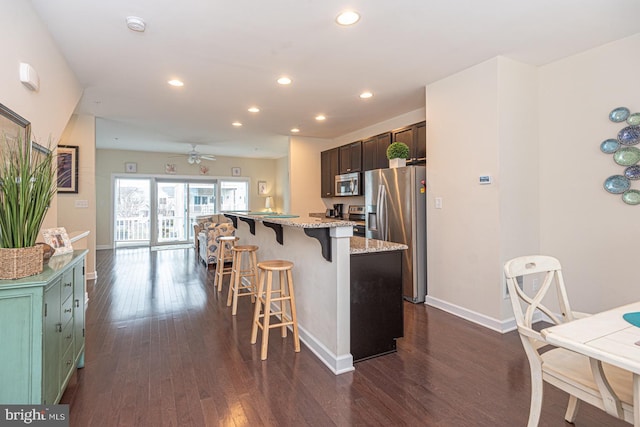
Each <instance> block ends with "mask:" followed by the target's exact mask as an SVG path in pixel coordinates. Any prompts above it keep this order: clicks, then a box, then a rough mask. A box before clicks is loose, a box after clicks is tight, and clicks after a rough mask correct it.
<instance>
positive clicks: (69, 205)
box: [58, 114, 96, 277]
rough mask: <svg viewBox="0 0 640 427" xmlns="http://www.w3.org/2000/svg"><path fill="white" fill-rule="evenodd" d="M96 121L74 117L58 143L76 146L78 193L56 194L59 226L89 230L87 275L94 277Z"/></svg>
mask: <svg viewBox="0 0 640 427" xmlns="http://www.w3.org/2000/svg"><path fill="white" fill-rule="evenodd" d="M95 135H96V119H95V117H94V116H87V115H75V114H74V115H73V116H72V117H71V120H69V123H68V125H67V127H66V128H65V131H64V133H63V135H62V138H61V140H60V143H61V144H64V145H75V146H77V147H78V193H77V194H72V193H62V194H59V195H58V226H60V227H65V228H66V229H67V231H68V232H74V231H87V230H88V231H89V232H90V233H89V236H87V238H86V248H87V249H89V253H88V255H87V261H86V267H87V275H88V276H89V277H95V276H94V274H95V271H96V258H95V251H96V182H95V163H96V161H95V153H96V142H95V141H96V137H95ZM78 200H83V201H84V200H86V201H87V202H88V203H87V204H88V206H87V207H86V208H77V207H76V201H78Z"/></svg>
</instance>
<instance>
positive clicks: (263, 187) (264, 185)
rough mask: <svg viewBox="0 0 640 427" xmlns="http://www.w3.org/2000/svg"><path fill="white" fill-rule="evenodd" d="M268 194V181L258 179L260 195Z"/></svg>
mask: <svg viewBox="0 0 640 427" xmlns="http://www.w3.org/2000/svg"><path fill="white" fill-rule="evenodd" d="M266 194H267V181H258V195H259V196H264V195H266Z"/></svg>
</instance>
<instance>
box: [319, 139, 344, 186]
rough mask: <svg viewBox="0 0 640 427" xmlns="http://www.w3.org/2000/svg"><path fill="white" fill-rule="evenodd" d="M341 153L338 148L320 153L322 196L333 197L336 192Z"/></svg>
mask: <svg viewBox="0 0 640 427" xmlns="http://www.w3.org/2000/svg"><path fill="white" fill-rule="evenodd" d="M339 158H340V153H339V149H338V148H333V149H331V150H327V151H323V152H322V153H320V174H321V177H320V188H321V195H320V197H333V196H334V194H335V181H336V175H338V170H339V169H338V162H339Z"/></svg>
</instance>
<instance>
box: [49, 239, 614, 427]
mask: <svg viewBox="0 0 640 427" xmlns="http://www.w3.org/2000/svg"><path fill="white" fill-rule="evenodd" d="M97 270H98V278H99V279H98V283H97V284H93V283H92V282H89V298H90V301H89V308H88V311H87V321H86V322H87V323H86V330H87V332H86V367H85V368H84V369H80V370H79V371H78V373H77V374H76V375H75V376H74V378H73V379H72V382H71V384H70V385H69V387H68V388H67V391H66V392H65V394H64V396H63V399H62V402H61V403H70V405H71V406H70V411H71V426H82V427H84V426H261V425H265V426H307V425H308V426H332V425H336V426H370V425H371V426H391V425H394V426H395V425H398V426H400V425H407V426H455V427H461V426H491V427H496V426H524V425H526V421H527V416H528V412H529V367H528V363H527V360H526V358H525V355H524V352H523V350H522V346H521V344H520V341H519V338H518V336H517V334H516V333H515V332H512V333H508V334H505V335H501V334H499V333H496V332H493V331H490V330H488V329H485V328H483V327H480V326H477V325H475V324H473V323H469V322H467V321H465V320H461V319H459V318H457V317H455V316H452V315H450V314H447V313H445V312H442V311H440V310H437V309H433V308H430V307H427V306H424V305H422V304H417V305H413V304H409V303H405V336H404V338H402V339H400V340H399V341H398V352H397V353H394V354H390V355H386V356H382V357H378V358H375V359H370V360H367V361H363V362H360V363H358V364H356V370H355V371H354V372H351V373H348V374H343V375H340V376H335V375H334V374H333V373H331V372H330V371H329V370H328V369H327V368H326V367H325V366H324V365H323V364H322V363H321V362H320V361H319V360H318V359H317V358H316V357H315V356H314V355H313V354H312V353H311V352H310V351H309V350H308V349H307V348H306V347H305V346H304V345H302V350H301V352H300V353H298V354H296V353H294V352H293V345H292V342H291V334H289V336H288V337H287V338H285V339H282V338H280V335H279V332H278V331H272V335H271V337H270V340H269V357H268V359H267V360H266V361H264V362H262V361H260V355H259V346H258V345H251V344H250V343H249V339H250V332H251V325H250V323H251V315H252V309H251V302H250V300H249V299H248V298H242V299H241V300H240V302H239V307H238V315H237V316H236V317H233V316H231V311H230V309H229V308H227V306H226V291H227V285H226V284H225V287H224V289H223V292H222V293H220V294H219V293H218V292H216V291H215V290H214V289H213V286H212V285H211V283H212V280H213V274H212V271H211V270H207V268H206V267H205V266H204V265H203V264H201V263H198V261H197V257H196V256H195V252H194V250H193V249H176V250H162V251H157V252H152V251H150V250H149V249H119V250H116V251H98V252H97ZM567 400H568V398H567V395H566V394H564V393H563V392H560V391H559V390H557V389H554V388H553V387H551V386H548V385H545V397H544V406H543V414H542V420H541V423H540V425H541V426H564V425H567V426H570V424H568V423H565V422H564V420H563V415H564V411H565V408H566V404H567ZM575 425H576V426H579V427H592V426H594V427H595V426H623V425H627V424H624V423H622V422H620V421H618V420H615V419H613V418H611V417H609V416H608V415H606V414H604V413H603V412H601V411H599V410H597V409H595V408H593V407H591V406H589V405H586V404H583V405H582V407H581V409H580V412H579V414H578V419H577V421H576V423H575Z"/></svg>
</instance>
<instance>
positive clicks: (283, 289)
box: [251, 260, 300, 360]
mask: <svg viewBox="0 0 640 427" xmlns="http://www.w3.org/2000/svg"><path fill="white" fill-rule="evenodd" d="M258 270H259V271H260V281H259V285H258V293H257V301H256V307H255V309H254V312H253V326H252V328H251V344H255V343H256V340H257V338H258V328H260V329H262V348H261V352H260V359H262V360H265V359H266V358H267V350H268V347H269V329H271V328H277V327H280V328H281V335H282V337H283V338H285V337H286V336H287V326H289V325H291V327H292V329H293V347H294V351H295V352H296V353H298V352H300V338H299V336H298V316H297V314H296V298H295V294H294V292H293V277H292V274H291V271H292V270H293V263H292V262H290V261H282V260H274V261H263V262H260V263H258ZM274 271H277V272H279V276H280V283H279V285H280V286H279V288H278V289H273V272H274ZM272 302H279V303H280V304H279V306H280V311H271V303H272ZM286 303H288V305H289V312H288V313H287V307H286V306H285V304H286ZM272 315H276V316H279V317H280V322H279V323H271V316H272ZM261 319H262V321H261Z"/></svg>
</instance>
